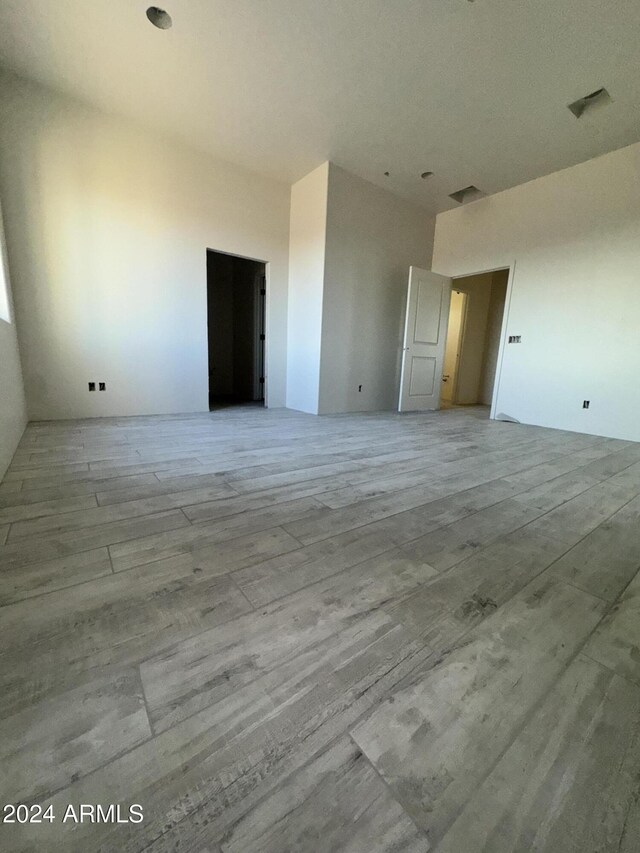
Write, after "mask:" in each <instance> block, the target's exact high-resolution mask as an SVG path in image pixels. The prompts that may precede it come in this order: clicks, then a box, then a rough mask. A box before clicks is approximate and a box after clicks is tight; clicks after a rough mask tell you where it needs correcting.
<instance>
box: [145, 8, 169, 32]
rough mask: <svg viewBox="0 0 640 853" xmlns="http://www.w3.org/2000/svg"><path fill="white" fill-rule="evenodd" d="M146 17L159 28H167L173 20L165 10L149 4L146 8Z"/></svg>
mask: <svg viewBox="0 0 640 853" xmlns="http://www.w3.org/2000/svg"><path fill="white" fill-rule="evenodd" d="M147 18H148V19H149V20H150V21H151V23H152V24H153V26H154V27H157V28H158V29H159V30H168V29H169V28H170V27H171V25H172V24H173V21H172V20H171V15H170V14H169V13H168V12H165V11H164V9H159V8H158V7H157V6H149V8H148V9H147Z"/></svg>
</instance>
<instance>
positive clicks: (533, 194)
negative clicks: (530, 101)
mask: <svg viewBox="0 0 640 853" xmlns="http://www.w3.org/2000/svg"><path fill="white" fill-rule="evenodd" d="M639 185H640V144H637V145H632V146H629V147H627V148H623V149H621V150H619V151H615V152H613V153H611V154H607V155H605V156H603V157H599V158H597V159H595V160H590V161H589V162H587V163H583V164H581V165H579V166H574V167H572V168H570V169H566V170H564V171H562V172H557V173H555V174H553V175H549V176H547V177H545V178H540V179H538V180H536V181H532V182H531V183H528V184H524V185H522V186H520V187H515V188H514V189H511V190H507V191H505V192H503V193H499V194H497V195H495V196H491V197H489V198H487V199H482V200H481V201H477V202H474V203H473V204H470V205H466V206H464V207H461V208H459V209H456V210H453V211H448V212H447V213H443V214H440V215H439V216H438V217H437V220H436V234H435V246H434V257H433V269H434V270H435V271H436V272H439V273H443V274H445V275H451V276H460V275H465V274H470V273H476V272H479V271H483V270H489V269H495V268H497V267H506V266H509V265H511V264H512V263H513V262H514V260H515V262H516V266H515V275H514V279H513V292H512V297H511V304H510V308H509V319H508V333H510V334H513V335H522V343H521V344H510V345H507V346H506V347H505V351H504V362H503V367H502V372H501V379H500V384H499V392H498V408H497V412H498V413H504V414H506V415H509V416H511V417H514V418H517V419H518V420H520V421H523V422H525V423H530V424H540V425H542V426H549V427H557V428H560V429H568V430H577V431H581V432H589V433H594V434H599V435H608V436H613V437H619V438H627V439H633V440H636V441H638V440H640V382H639V381H638V377H639V376H640V344H639V341H640V331H639V330H640V193H639V192H638V186H639ZM585 399H588V400H590V401H591V407H590V408H589V409H588V410H585V409H583V408H582V401H583V400H585Z"/></svg>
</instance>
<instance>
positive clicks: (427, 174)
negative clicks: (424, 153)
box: [420, 172, 433, 181]
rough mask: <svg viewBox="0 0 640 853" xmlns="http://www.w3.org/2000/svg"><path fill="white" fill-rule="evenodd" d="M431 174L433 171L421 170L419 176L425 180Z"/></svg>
mask: <svg viewBox="0 0 640 853" xmlns="http://www.w3.org/2000/svg"><path fill="white" fill-rule="evenodd" d="M431 175H433V172H423V173H422V174H421V175H420V177H421V178H422V180H423V181H426V180H427V178H430V177H431Z"/></svg>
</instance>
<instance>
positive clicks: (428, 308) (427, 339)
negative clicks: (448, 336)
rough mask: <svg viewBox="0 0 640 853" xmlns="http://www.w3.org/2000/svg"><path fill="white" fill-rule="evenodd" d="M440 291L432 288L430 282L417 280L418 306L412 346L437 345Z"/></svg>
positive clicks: (440, 304) (440, 302)
mask: <svg viewBox="0 0 640 853" xmlns="http://www.w3.org/2000/svg"><path fill="white" fill-rule="evenodd" d="M441 309H442V289H441V288H439V287H438V288H434V287H433V286H432V285H431V283H430V282H428V281H425V280H420V279H419V280H418V304H417V306H416V322H415V327H414V328H415V331H414V334H413V342H414V344H417V343H420V344H437V343H438V337H439V336H440V311H441Z"/></svg>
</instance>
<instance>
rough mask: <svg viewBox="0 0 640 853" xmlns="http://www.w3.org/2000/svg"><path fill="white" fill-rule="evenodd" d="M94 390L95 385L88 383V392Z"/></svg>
mask: <svg viewBox="0 0 640 853" xmlns="http://www.w3.org/2000/svg"><path fill="white" fill-rule="evenodd" d="M95 390H96V383H95V382H90V383H89V391H95Z"/></svg>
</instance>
